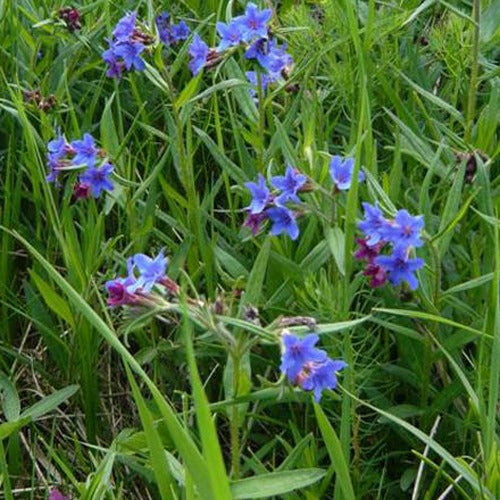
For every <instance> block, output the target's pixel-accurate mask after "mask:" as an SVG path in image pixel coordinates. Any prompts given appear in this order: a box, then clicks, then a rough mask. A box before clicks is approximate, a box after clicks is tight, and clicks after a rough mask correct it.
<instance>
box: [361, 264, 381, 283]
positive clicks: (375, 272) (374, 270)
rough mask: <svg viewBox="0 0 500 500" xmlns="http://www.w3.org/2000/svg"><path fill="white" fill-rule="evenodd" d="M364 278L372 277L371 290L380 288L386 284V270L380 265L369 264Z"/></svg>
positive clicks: (364, 272)
mask: <svg viewBox="0 0 500 500" xmlns="http://www.w3.org/2000/svg"><path fill="white" fill-rule="evenodd" d="M363 276H369V277H370V287H371V288H379V287H381V286H383V285H385V282H386V281H387V272H386V270H385V269H384V268H383V267H382V266H379V265H378V264H373V263H371V262H370V263H368V265H367V266H366V267H365V270H364V271H363Z"/></svg>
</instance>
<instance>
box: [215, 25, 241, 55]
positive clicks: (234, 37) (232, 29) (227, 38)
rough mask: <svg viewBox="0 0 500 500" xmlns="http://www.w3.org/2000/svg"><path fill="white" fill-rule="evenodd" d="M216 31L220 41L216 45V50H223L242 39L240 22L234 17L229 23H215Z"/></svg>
mask: <svg viewBox="0 0 500 500" xmlns="http://www.w3.org/2000/svg"><path fill="white" fill-rule="evenodd" d="M215 26H216V28H217V32H218V33H219V36H220V37H221V41H220V43H219V45H218V47H217V52H223V51H224V50H226V49H228V48H229V47H233V46H235V45H238V44H239V43H240V42H241V41H242V24H241V22H238V21H235V20H234V19H233V20H232V21H231V22H230V23H229V24H225V23H221V22H218V23H217V24H216V25H215Z"/></svg>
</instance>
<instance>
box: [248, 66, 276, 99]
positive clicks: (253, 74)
mask: <svg viewBox="0 0 500 500" xmlns="http://www.w3.org/2000/svg"><path fill="white" fill-rule="evenodd" d="M245 75H246V77H247V78H248V81H249V82H250V83H251V84H252V85H253V86H254V87H255V88H256V89H257V88H258V87H259V76H260V86H261V90H262V93H265V91H266V89H267V87H268V86H269V84H270V83H273V82H274V80H273V79H272V78H271V77H270V76H269V75H266V74H265V73H260V75H259V74H258V73H257V71H247V72H246V73H245ZM250 94H251V95H252V97H255V96H256V95H257V90H255V89H251V90H250Z"/></svg>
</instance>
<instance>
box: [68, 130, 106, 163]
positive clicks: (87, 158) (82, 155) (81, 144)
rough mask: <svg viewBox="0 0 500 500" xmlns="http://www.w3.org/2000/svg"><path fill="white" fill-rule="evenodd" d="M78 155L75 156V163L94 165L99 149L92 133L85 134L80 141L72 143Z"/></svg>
mask: <svg viewBox="0 0 500 500" xmlns="http://www.w3.org/2000/svg"><path fill="white" fill-rule="evenodd" d="M71 146H72V147H73V149H74V151H75V153H76V155H75V157H74V158H73V164H74V165H86V166H87V167H93V166H94V165H95V161H96V156H97V153H98V152H99V150H98V149H97V148H96V146H95V141H94V138H93V137H92V136H91V135H90V134H84V135H83V139H82V140H80V141H73V142H72V143H71Z"/></svg>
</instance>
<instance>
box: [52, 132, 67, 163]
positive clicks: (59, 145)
mask: <svg viewBox="0 0 500 500" xmlns="http://www.w3.org/2000/svg"><path fill="white" fill-rule="evenodd" d="M69 147H70V146H69V144H68V143H67V141H66V139H65V138H64V136H63V135H62V134H61V133H59V134H58V136H57V138H56V139H54V140H52V141H50V142H49V143H48V144H47V149H48V150H49V153H50V154H51V156H52V158H54V159H59V158H63V157H64V156H66V154H67V153H68V148H69Z"/></svg>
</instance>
